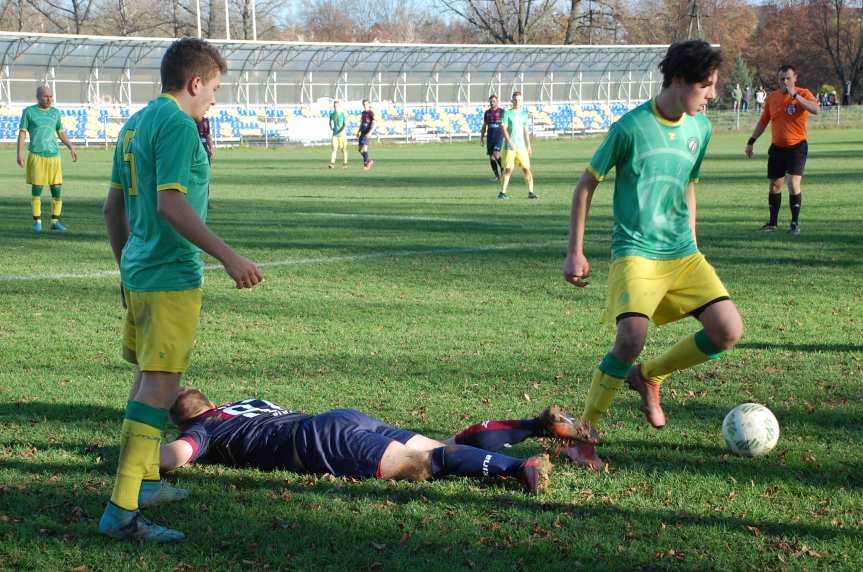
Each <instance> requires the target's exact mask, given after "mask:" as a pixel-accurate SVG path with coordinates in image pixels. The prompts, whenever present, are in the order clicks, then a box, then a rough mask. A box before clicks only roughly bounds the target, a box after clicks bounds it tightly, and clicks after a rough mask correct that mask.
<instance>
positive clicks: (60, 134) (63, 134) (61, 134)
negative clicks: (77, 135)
mask: <svg viewBox="0 0 863 572" xmlns="http://www.w3.org/2000/svg"><path fill="white" fill-rule="evenodd" d="M57 137H59V138H60V141H61V142H62V143H63V145H65V146H66V147H67V148H68V149H69V153H71V154H72V162H73V163H77V162H78V151H77V150H76V149H75V146H74V145H73V144H72V142H71V141H69V137H67V136H66V132H65V131H58V132H57Z"/></svg>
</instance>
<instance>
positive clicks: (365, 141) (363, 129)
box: [357, 99, 375, 171]
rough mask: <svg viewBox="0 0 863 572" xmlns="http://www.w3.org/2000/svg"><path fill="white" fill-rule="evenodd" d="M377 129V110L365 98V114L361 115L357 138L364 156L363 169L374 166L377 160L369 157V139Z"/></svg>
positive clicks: (361, 153)
mask: <svg viewBox="0 0 863 572" xmlns="http://www.w3.org/2000/svg"><path fill="white" fill-rule="evenodd" d="M374 130H375V112H374V111H372V104H371V103H370V102H369V100H368V99H364V100H363V114H362V115H361V116H360V128H359V130H358V131H357V140H358V143H359V146H360V155H362V156H363V171H368V170H369V169H371V168H372V165H374V164H375V162H374V161H373V160H371V159H369V140H371V138H372V132H373V131H374Z"/></svg>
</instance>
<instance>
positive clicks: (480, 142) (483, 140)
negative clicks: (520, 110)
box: [479, 137, 485, 147]
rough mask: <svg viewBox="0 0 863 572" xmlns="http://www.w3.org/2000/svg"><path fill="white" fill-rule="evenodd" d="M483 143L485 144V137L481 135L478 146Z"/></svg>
mask: <svg viewBox="0 0 863 572" xmlns="http://www.w3.org/2000/svg"><path fill="white" fill-rule="evenodd" d="M484 144H485V139H483V138H482V137H480V138H479V145H480V147H482V146H483V145H484Z"/></svg>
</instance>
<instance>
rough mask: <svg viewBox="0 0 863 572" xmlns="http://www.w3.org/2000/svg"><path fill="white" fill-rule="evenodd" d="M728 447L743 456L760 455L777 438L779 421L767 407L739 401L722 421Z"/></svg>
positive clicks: (767, 451)
mask: <svg viewBox="0 0 863 572" xmlns="http://www.w3.org/2000/svg"><path fill="white" fill-rule="evenodd" d="M722 436H723V437H725V442H726V443H727V444H728V448H729V449H731V450H732V451H733V452H735V453H737V454H738V455H743V456H744V457H760V456H761V455H766V454H767V453H769V452H770V450H771V449H773V447H775V446H776V442H777V441H778V440H779V422H778V421H777V420H776V417H775V416H774V415H773V412H771V411H770V410H769V409H767V408H766V407H764V406H763V405H759V404H757V403H741V404H740V405H738V406H737V407H735V408H734V409H732V410H731V411H729V412H728V415H726V416H725V420H724V421H723V422H722Z"/></svg>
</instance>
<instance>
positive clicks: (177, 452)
mask: <svg viewBox="0 0 863 572" xmlns="http://www.w3.org/2000/svg"><path fill="white" fill-rule="evenodd" d="M191 458H192V446H191V445H189V443H187V442H186V441H179V440H178V441H172V442H170V443H168V444H167V445H162V446H161V447H159V470H160V471H162V472H166V473H167V472H168V471H173V470H174V469H179V468H180V467H183V466H185V465H187V464H189V459H191Z"/></svg>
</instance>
